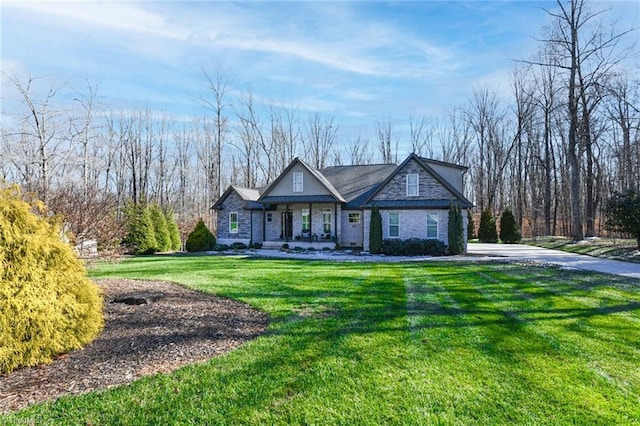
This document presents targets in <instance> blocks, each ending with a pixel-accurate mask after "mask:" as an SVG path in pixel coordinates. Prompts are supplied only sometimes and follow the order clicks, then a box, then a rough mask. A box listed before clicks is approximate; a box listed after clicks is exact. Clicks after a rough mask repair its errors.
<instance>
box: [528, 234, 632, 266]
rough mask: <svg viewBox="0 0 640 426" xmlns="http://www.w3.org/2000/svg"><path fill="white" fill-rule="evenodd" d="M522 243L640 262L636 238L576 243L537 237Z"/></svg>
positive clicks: (559, 238)
mask: <svg viewBox="0 0 640 426" xmlns="http://www.w3.org/2000/svg"><path fill="white" fill-rule="evenodd" d="M523 243H525V244H529V245H532V246H537V247H544V248H549V249H554V250H562V251H566V252H569V253H577V254H586V255H588V256H593V257H602V258H605V259H612V260H621V261H623V262H633V263H640V250H638V243H637V242H636V240H623V239H612V238H597V239H590V240H584V241H579V242H577V243H576V242H573V241H572V240H571V238H567V237H538V238H536V239H532V238H528V239H525V240H523Z"/></svg>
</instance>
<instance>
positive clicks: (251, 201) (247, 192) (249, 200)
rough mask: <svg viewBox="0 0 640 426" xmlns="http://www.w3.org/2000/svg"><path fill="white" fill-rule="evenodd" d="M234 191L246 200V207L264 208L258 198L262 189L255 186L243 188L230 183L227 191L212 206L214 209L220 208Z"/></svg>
mask: <svg viewBox="0 0 640 426" xmlns="http://www.w3.org/2000/svg"><path fill="white" fill-rule="evenodd" d="M232 192H235V193H236V194H238V195H239V196H240V198H241V199H242V200H243V201H245V207H246V208H250V209H251V208H262V206H261V205H260V204H259V203H257V201H258V198H259V197H260V190H259V189H254V188H243V187H241V186H236V185H230V186H229V187H228V188H227V190H226V191H224V193H223V194H222V195H221V196H220V198H218V199H217V200H216V202H215V203H213V206H211V208H212V209H220V208H221V207H222V203H224V201H225V200H226V199H227V198H228V197H229V195H231V193H232Z"/></svg>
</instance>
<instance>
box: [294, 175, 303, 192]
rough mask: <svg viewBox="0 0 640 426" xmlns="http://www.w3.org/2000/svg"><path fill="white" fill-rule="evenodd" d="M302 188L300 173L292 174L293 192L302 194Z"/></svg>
mask: <svg viewBox="0 0 640 426" xmlns="http://www.w3.org/2000/svg"><path fill="white" fill-rule="evenodd" d="M303 188H304V185H303V175H302V172H293V192H302V191H303Z"/></svg>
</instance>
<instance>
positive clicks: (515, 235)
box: [500, 208, 522, 244]
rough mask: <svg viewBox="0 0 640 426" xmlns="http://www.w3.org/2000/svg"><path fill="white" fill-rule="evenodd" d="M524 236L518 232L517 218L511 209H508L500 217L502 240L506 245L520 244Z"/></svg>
mask: <svg viewBox="0 0 640 426" xmlns="http://www.w3.org/2000/svg"><path fill="white" fill-rule="evenodd" d="M521 239H522V235H521V234H520V231H519V230H518V225H517V224H516V218H515V217H514V216H513V212H512V211H511V209H509V208H506V209H504V211H503V212H502V216H500V240H502V242H503V243H506V244H515V243H519V242H520V240H521Z"/></svg>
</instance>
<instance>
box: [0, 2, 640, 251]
mask: <svg viewBox="0 0 640 426" xmlns="http://www.w3.org/2000/svg"><path fill="white" fill-rule="evenodd" d="M558 6H559V7H558V8H556V9H553V10H554V11H549V12H547V13H549V14H550V15H551V16H552V18H553V22H554V23H553V25H551V26H550V27H549V28H545V29H541V31H540V34H539V35H538V36H537V37H538V40H539V42H538V53H537V54H536V55H535V56H533V57H525V58H520V60H519V61H514V65H513V74H512V79H511V82H510V84H511V95H510V96H509V97H508V98H505V97H504V96H499V95H498V93H497V91H496V89H495V88H492V87H477V88H476V89H475V90H473V92H472V93H469V96H468V101H467V103H466V104H465V105H460V106H459V107H458V108H455V109H454V110H452V111H449V112H448V113H447V114H446V115H444V116H440V117H428V116H409V117H407V120H406V122H404V123H392V122H391V121H390V120H384V119H381V120H379V121H378V122H377V123H376V124H375V126H374V127H375V128H373V129H371V131H370V134H371V135H373V136H372V137H371V138H369V137H364V136H358V135H353V134H348V133H347V132H345V131H344V130H343V129H342V128H341V125H340V123H339V121H338V120H337V119H336V118H335V117H333V116H331V115H327V114H325V113H321V112H318V113H311V114H309V113H307V112H301V111H299V110H294V109H286V108H282V107H279V106H276V105H275V104H270V103H264V102H259V101H256V99H255V98H254V96H253V94H252V93H251V92H246V91H245V92H242V91H241V90H239V88H238V87H235V86H234V85H233V84H232V83H231V82H232V81H234V78H233V77H234V76H232V75H229V74H227V73H225V71H224V70H222V69H215V70H204V71H203V73H202V92H201V94H200V95H199V96H197V97H196V98H195V99H194V102H197V103H198V104H199V105H200V106H201V110H202V113H201V114H199V115H198V116H196V117H193V119H190V120H185V119H184V118H182V117H180V118H178V117H173V116H171V115H169V114H161V113H158V112H157V111H156V110H154V108H153V106H152V105H150V106H149V107H147V108H143V109H136V110H131V109H127V110H123V109H116V108H114V107H113V106H111V105H108V104H105V103H104V102H101V101H100V92H99V90H100V89H99V85H98V84H95V83H93V82H92V81H91V79H90V77H88V78H87V79H86V80H84V81H75V80H74V81H68V82H65V83H61V84H58V83H52V81H53V80H52V79H50V78H39V77H38V76H32V75H3V85H5V90H4V91H5V92H6V91H7V90H6V88H7V87H9V88H10V89H11V91H12V92H13V93H16V94H18V95H19V97H18V102H6V100H3V117H2V141H1V145H0V154H1V156H0V177H2V178H4V180H5V181H6V182H9V183H17V184H20V185H21V186H22V187H23V188H24V189H25V190H26V191H28V192H30V193H33V194H35V196H37V197H38V198H39V199H41V200H43V201H45V202H46V203H47V204H48V205H49V207H50V210H51V211H52V212H55V213H60V214H62V215H64V216H65V218H66V221H67V223H69V225H70V228H71V230H72V231H73V233H74V234H75V235H76V237H77V238H78V239H84V238H98V239H100V240H102V241H103V242H108V241H110V240H115V239H117V238H118V235H120V234H119V233H120V232H121V230H120V229H121V225H120V222H121V221H120V217H119V214H120V213H119V212H120V209H121V208H122V206H123V205H124V203H125V201H127V200H132V201H133V202H136V203H138V202H157V203H158V204H159V205H160V206H162V207H163V208H165V209H170V210H172V211H173V212H174V213H175V215H176V217H177V219H178V222H179V224H180V227H181V230H182V231H183V233H184V232H188V231H189V230H190V229H192V227H193V225H194V224H195V221H196V220H197V219H198V218H200V217H202V218H205V222H207V223H209V224H213V220H212V217H211V211H210V206H211V204H212V203H213V201H214V200H215V199H216V198H217V196H218V195H219V194H220V193H221V192H222V191H223V190H224V189H225V188H226V186H227V185H229V184H231V183H234V184H238V185H242V186H260V185H262V184H264V183H265V182H268V181H270V180H272V179H273V178H274V177H275V176H277V175H278V174H279V173H280V172H281V171H282V170H283V169H284V167H286V166H287V165H288V163H289V162H290V161H291V160H292V159H293V158H295V157H300V158H303V159H304V160H305V161H307V162H308V163H309V164H310V165H311V166H313V167H316V168H323V167H326V166H330V165H337V164H367V163H378V162H395V161H397V160H398V159H400V160H401V159H402V158H404V156H405V155H406V154H408V152H398V151H399V146H401V145H400V143H401V142H402V143H403V144H404V145H403V146H409V147H410V148H409V149H408V150H409V151H414V152H416V153H418V154H420V155H423V156H427V157H431V158H435V159H440V160H444V161H449V162H454V163H458V164H463V165H467V166H469V171H468V173H467V175H466V179H467V180H466V188H467V196H468V197H469V199H470V200H472V201H474V203H475V204H476V209H475V210H476V212H480V211H481V210H484V209H491V210H493V211H494V214H495V213H498V212H499V211H500V210H502V209H503V208H504V207H510V208H511V209H512V210H513V211H514V214H515V216H516V220H517V221H518V222H519V224H520V227H521V229H522V230H523V235H524V236H539V235H567V236H571V237H573V238H575V239H582V238H583V237H584V236H590V235H601V234H603V233H604V232H605V230H604V229H603V222H602V218H603V211H602V209H603V206H604V202H605V201H606V199H607V198H608V197H609V196H610V195H611V194H612V193H613V191H616V190H625V189H628V188H639V187H640V79H639V76H640V72H639V71H640V63H639V62H638V57H640V54H639V53H640V52H639V51H638V46H636V45H635V42H636V41H637V40H638V31H637V30H635V29H629V28H618V27H617V26H616V25H615V24H612V23H610V20H611V17H610V16H608V15H607V13H606V11H601V10H598V9H594V8H592V7H591V6H592V5H590V4H587V3H586V2H583V1H582V0H571V1H569V2H560V3H558ZM60 78H63V76H60ZM237 93H241V94H240V95H237ZM380 108H381V111H380V115H381V116H384V115H385V111H384V110H383V109H384V108H390V106H389V105H381V106H380ZM400 127H404V128H408V129H409V131H408V132H406V133H407V138H408V139H409V140H406V139H404V138H405V137H404V136H402V138H403V139H402V140H401V138H400V136H399V133H398V131H397V129H398V128H400Z"/></svg>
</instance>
